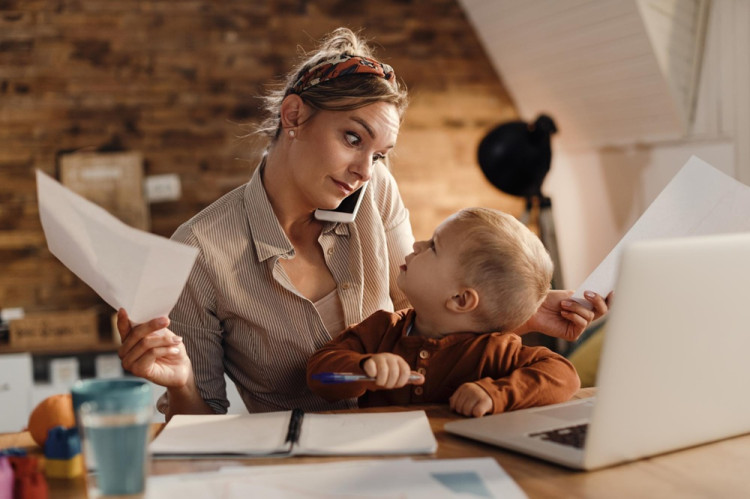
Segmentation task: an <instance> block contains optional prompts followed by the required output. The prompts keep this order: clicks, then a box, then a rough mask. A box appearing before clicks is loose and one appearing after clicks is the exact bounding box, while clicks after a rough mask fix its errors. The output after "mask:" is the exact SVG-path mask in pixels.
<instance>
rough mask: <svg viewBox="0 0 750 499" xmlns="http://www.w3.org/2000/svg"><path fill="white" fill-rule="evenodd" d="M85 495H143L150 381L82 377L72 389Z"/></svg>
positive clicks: (146, 464)
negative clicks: (85, 480)
mask: <svg viewBox="0 0 750 499" xmlns="http://www.w3.org/2000/svg"><path fill="white" fill-rule="evenodd" d="M71 394H72V397H73V409H74V410H75V414H76V422H77V424H78V429H79V431H80V433H81V439H82V446H83V449H84V458H85V460H86V465H87V468H88V469H89V473H88V474H87V487H88V489H89V496H90V497H103V496H118V495H131V494H142V493H143V492H144V490H145V482H146V476H147V467H148V453H147V448H148V436H149V426H150V423H151V418H152V412H153V410H152V405H153V402H152V401H153V398H152V394H151V385H150V384H149V383H148V382H147V381H144V380H142V379H139V378H117V379H87V380H83V381H79V382H77V383H76V384H75V385H73V387H72V388H71Z"/></svg>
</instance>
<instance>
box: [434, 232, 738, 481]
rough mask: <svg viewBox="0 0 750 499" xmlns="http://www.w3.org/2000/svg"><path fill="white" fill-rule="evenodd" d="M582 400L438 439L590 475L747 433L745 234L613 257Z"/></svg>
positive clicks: (472, 425)
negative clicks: (598, 347) (607, 302)
mask: <svg viewBox="0 0 750 499" xmlns="http://www.w3.org/2000/svg"><path fill="white" fill-rule="evenodd" d="M606 327H607V329H606V334H605V337H604V344H603V347H602V352H601V357H600V361H599V368H598V373H597V394H596V397H594V398H590V399H580V400H572V401H570V402H566V403H563V404H556V405H550V406H545V407H536V408H532V409H523V410H518V411H512V412H508V413H504V414H496V415H492V416H486V417H483V418H475V419H463V420H457V421H452V422H449V423H447V424H446V425H445V430H446V431H448V432H450V433H454V434H457V435H461V436H464V437H468V438H471V439H476V440H480V441H482V442H486V443H489V444H494V445H497V446H500V447H504V448H507V449H511V450H514V451H517V452H521V453H525V454H528V455H531V456H535V457H537V458H541V459H544V460H547V461H551V462H553V463H557V464H561V465H564V466H567V467H570V468H574V469H584V470H591V469H596V468H602V467H605V466H611V465H615V464H619V463H623V462H627V461H633V460H636V459H641V458H644V457H647V456H652V455H655V454H661V453H665V452H669V451H673V450H677V449H681V448H685V447H690V446H694V445H698V444H702V443H706V442H711V441H715V440H720V439H723V438H728V437H732V436H736V435H740V434H743V433H750V361H748V358H749V357H750V233H746V234H727V235H712V236H700V237H691V238H679V239H666V240H651V241H640V242H635V243H632V244H630V245H629V246H627V247H626V248H625V249H624V250H623V253H622V257H621V261H620V269H619V274H618V279H617V284H616V287H615V295H614V300H613V304H612V307H611V311H610V313H609V318H608V319H607V326H606Z"/></svg>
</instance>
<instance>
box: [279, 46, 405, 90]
mask: <svg viewBox="0 0 750 499" xmlns="http://www.w3.org/2000/svg"><path fill="white" fill-rule="evenodd" d="M352 74H362V75H366V74H372V75H375V76H380V77H381V78H383V79H385V81H388V82H395V81H396V74H395V73H394V72H393V68H392V67H390V66H389V65H388V64H383V63H381V62H378V61H376V60H375V59H370V58H369V57H360V56H357V55H349V54H341V55H337V56H334V57H331V58H329V59H326V60H324V61H323V62H320V63H318V64H316V65H315V66H313V67H311V68H310V69H308V70H307V71H305V72H304V74H302V76H300V77H299V79H297V81H296V82H295V83H294V85H292V87H291V88H290V89H289V92H288V93H291V94H301V93H302V92H304V91H305V90H307V89H309V88H311V87H314V86H315V85H319V84H321V83H323V82H326V81H328V80H333V79H334V78H338V77H339V76H346V75H352Z"/></svg>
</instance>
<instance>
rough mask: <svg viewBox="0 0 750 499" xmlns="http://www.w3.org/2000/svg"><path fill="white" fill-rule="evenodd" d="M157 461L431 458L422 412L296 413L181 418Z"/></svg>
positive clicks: (156, 449) (169, 429)
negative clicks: (286, 457) (290, 457)
mask: <svg viewBox="0 0 750 499" xmlns="http://www.w3.org/2000/svg"><path fill="white" fill-rule="evenodd" d="M150 450H151V452H152V453H153V456H154V457H155V458H159V457H169V458H175V457H177V458H179V457H184V458H189V457H201V458H205V457H222V456H259V457H260V456H273V455H337V456H355V455H389V454H390V455H393V454H431V453H433V452H435V450H437V441H436V440H435V436H434V435H433V434H432V429H431V428H430V423H429V421H428V420H427V416H426V414H425V412H424V411H408V412H378V413H357V414H313V413H308V414H305V413H303V412H302V411H300V410H298V409H295V410H294V411H283V412H267V413H257V414H231V415H216V414H214V415H177V416H174V417H173V418H172V419H171V420H170V422H169V423H168V424H167V425H166V427H165V428H164V430H163V431H162V432H161V433H160V434H159V436H158V437H157V438H156V439H154V441H153V442H152V443H151V446H150Z"/></svg>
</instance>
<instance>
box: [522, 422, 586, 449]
mask: <svg viewBox="0 0 750 499" xmlns="http://www.w3.org/2000/svg"><path fill="white" fill-rule="evenodd" d="M588 429H589V425H588V423H584V424H579V425H575V426H566V427H565V428H557V429H554V430H547V431H540V432H537V433H529V436H530V437H535V438H539V439H541V440H547V441H549V442H555V443H558V444H562V445H569V446H571V447H577V448H579V449H583V445H584V444H585V443H586V431H587V430H588Z"/></svg>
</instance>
